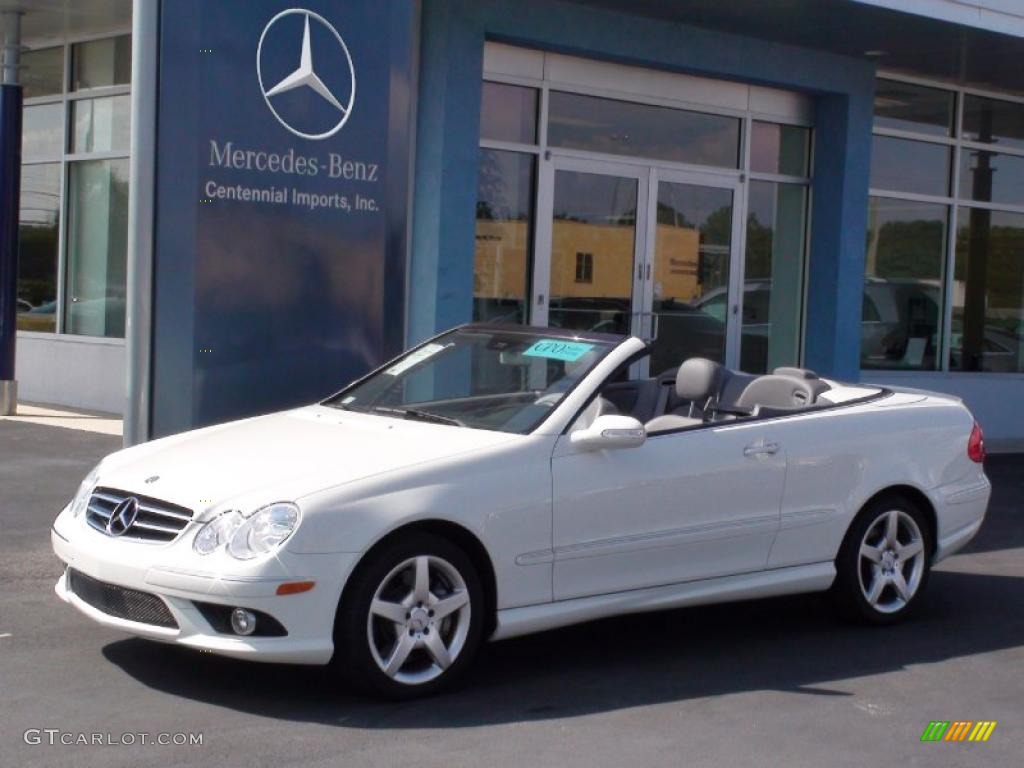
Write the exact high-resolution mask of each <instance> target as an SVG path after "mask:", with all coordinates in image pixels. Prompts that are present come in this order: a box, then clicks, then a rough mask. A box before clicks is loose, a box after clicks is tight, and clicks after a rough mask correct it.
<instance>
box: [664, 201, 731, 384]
mask: <svg viewBox="0 0 1024 768" xmlns="http://www.w3.org/2000/svg"><path fill="white" fill-rule="evenodd" d="M732 214H733V192H732V190H731V189H720V188H715V187H704V186H698V185H694V184H680V183H675V182H668V181H663V182H660V183H659V184H658V218H657V229H656V231H655V239H654V286H653V293H654V302H653V305H652V307H651V308H652V310H653V311H654V313H655V314H656V316H657V320H658V338H657V339H656V341H655V342H654V344H653V345H652V351H651V373H652V374H655V375H656V374H659V373H661V372H663V371H665V370H667V369H668V368H673V367H675V366H677V365H679V364H680V362H682V361H683V360H685V359H686V358H688V357H707V358H709V359H711V360H717V361H718V362H722V361H723V360H724V357H725V331H726V323H727V310H726V307H727V306H728V298H729V254H730V251H731V245H732Z"/></svg>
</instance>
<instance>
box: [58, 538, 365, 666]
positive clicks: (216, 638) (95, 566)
mask: <svg viewBox="0 0 1024 768" xmlns="http://www.w3.org/2000/svg"><path fill="white" fill-rule="evenodd" d="M69 528H70V529H74V533H73V534H72V535H69V536H67V537H65V536H64V535H62V534H61V533H58V531H57V530H56V528H55V529H54V530H53V531H52V532H51V536H50V538H51V541H52V544H53V551H54V552H55V553H56V555H57V557H59V558H60V559H61V561H62V562H63V563H64V564H65V565H66V566H68V567H70V568H74V569H75V570H76V571H79V572H80V573H83V574H85V575H86V576H89V577H91V578H93V579H96V580H98V581H101V582H105V583H107V584H112V585H116V586H119V587H124V588H126V589H131V590H137V591H140V592H146V593H149V594H152V595H156V596H157V597H158V598H159V599H160V600H162V601H163V602H164V603H165V604H166V605H167V608H168V610H169V611H170V613H171V615H172V616H173V617H174V621H175V623H176V624H177V628H170V627H163V626H158V625H156V624H147V623H141V622H137V621H130V620H128V619H124V618H119V617H117V616H113V615H111V614H109V613H105V612H104V611H102V610H100V609H99V608H97V607H94V606H93V605H91V604H89V603H88V602H86V601H85V600H83V599H82V598H81V597H79V596H78V595H76V594H75V593H74V592H72V591H71V590H70V589H69V588H68V574H67V570H66V569H65V572H64V574H63V575H62V576H61V577H60V579H59V580H58V581H57V584H56V586H55V588H54V589H55V592H56V593H57V596H58V597H60V598H61V599H62V600H64V601H65V602H67V603H70V604H71V605H73V606H74V607H75V608H77V609H78V610H79V611H81V612H82V613H84V614H85V615H86V616H88V617H89V618H91V619H92V620H94V621H96V622H97V623H99V624H102V625H104V626H107V627H110V628H112V629H118V630H121V631H123V632H128V633H130V634H132V635H136V636H138V637H145V638H148V639H151V640H159V641H161V642H168V643H177V644H179V645H183V646H187V647H190V648H196V649H198V650H203V651H209V652H213V653H217V654H221V655H223V656H231V657H233V658H238V659H250V660H253V661H266V662H287V663H295V664H326V663H327V662H328V661H330V659H331V656H332V655H333V653H334V643H333V639H332V635H333V627H334V615H335V611H336V610H337V606H338V600H339V598H340V596H341V590H342V586H343V585H344V583H345V579H347V577H348V575H349V573H351V570H352V568H353V567H354V566H355V563H356V559H357V557H358V555H356V554H351V553H340V554H315V555H314V554H295V553H291V552H288V551H287V550H281V551H279V552H277V553H275V555H274V556H273V557H272V558H270V559H269V560H267V561H266V562H264V563H262V564H257V565H256V566H255V567H254V566H252V565H249V566H248V570H249V571H250V572H249V573H246V574H245V575H237V574H234V573H232V574H225V573H217V572H214V571H201V570H198V569H196V568H194V567H187V568H183V567H181V566H178V565H176V564H173V563H172V562H169V561H171V560H172V559H173V555H172V554H171V551H172V550H175V549H177V550H179V551H180V548H181V546H182V545H187V543H186V542H183V541H182V539H183V538H185V537H186V536H187V534H186V533H183V534H182V535H181V536H180V537H179V539H178V540H177V541H176V542H175V543H173V544H171V545H168V546H166V547H152V546H148V545H145V544H138V543H134V542H126V541H118V540H116V539H112V538H111V537H108V536H105V535H104V534H102V533H99V532H97V531H94V530H92V529H90V528H88V527H87V526H85V525H82V526H77V525H74V524H72V525H65V526H62V529H63V532H64V533H69V531H68V529H69ZM189 551H191V547H190V545H189ZM211 557H214V556H211ZM186 559H188V558H186ZM192 565H194V564H192ZM289 581H314V582H316V586H314V587H313V589H312V590H310V591H308V592H303V593H300V594H294V595H284V596H279V595H277V594H276V590H277V587H278V585H280V584H282V583H284V582H289ZM196 602H202V603H215V604H219V605H225V606H231V607H236V606H237V607H242V608H248V609H250V610H254V611H262V612H263V613H267V614H269V615H271V616H273V617H274V618H275V619H277V620H278V621H279V622H280V623H281V624H282V625H284V627H285V629H286V630H287V633H288V634H287V635H286V636H283V637H259V636H248V637H243V636H238V635H230V634H224V633H220V632H217V631H216V630H215V629H214V628H213V626H211V624H210V622H208V621H207V620H206V618H205V617H204V616H203V614H202V613H201V612H200V610H199V608H197V606H196Z"/></svg>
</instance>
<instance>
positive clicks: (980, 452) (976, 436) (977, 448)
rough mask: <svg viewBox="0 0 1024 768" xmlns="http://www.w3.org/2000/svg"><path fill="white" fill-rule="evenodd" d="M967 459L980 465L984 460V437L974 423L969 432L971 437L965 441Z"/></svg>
mask: <svg viewBox="0 0 1024 768" xmlns="http://www.w3.org/2000/svg"><path fill="white" fill-rule="evenodd" d="M967 458H969V459H970V460H971V461H976V462H977V463H978V464H981V463H982V462H983V461H984V460H985V435H984V433H982V431H981V427H980V426H978V422H974V429H972V430H971V437H970V439H969V440H968V441H967Z"/></svg>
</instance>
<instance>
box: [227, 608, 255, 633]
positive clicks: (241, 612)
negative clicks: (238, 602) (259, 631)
mask: <svg viewBox="0 0 1024 768" xmlns="http://www.w3.org/2000/svg"><path fill="white" fill-rule="evenodd" d="M231 629H232V630H234V633H235V634H236V635H251V634H252V633H253V632H255V631H256V614H255V613H253V612H252V611H247V610H245V608H235V610H233V611H232V612H231Z"/></svg>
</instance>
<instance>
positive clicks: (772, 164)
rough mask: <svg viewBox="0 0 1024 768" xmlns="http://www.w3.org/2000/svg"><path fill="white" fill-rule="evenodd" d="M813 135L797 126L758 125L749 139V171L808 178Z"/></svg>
mask: <svg viewBox="0 0 1024 768" xmlns="http://www.w3.org/2000/svg"><path fill="white" fill-rule="evenodd" d="M810 148H811V132H810V131H809V130H808V129H807V128H801V127H800V126H797V125H779V124H777V123H762V122H755V123H754V129H753V133H752V134H751V137H750V170H752V171H754V172H755V173H778V174H783V175H786V176H807V172H808V168H807V165H808V158H809V156H810Z"/></svg>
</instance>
